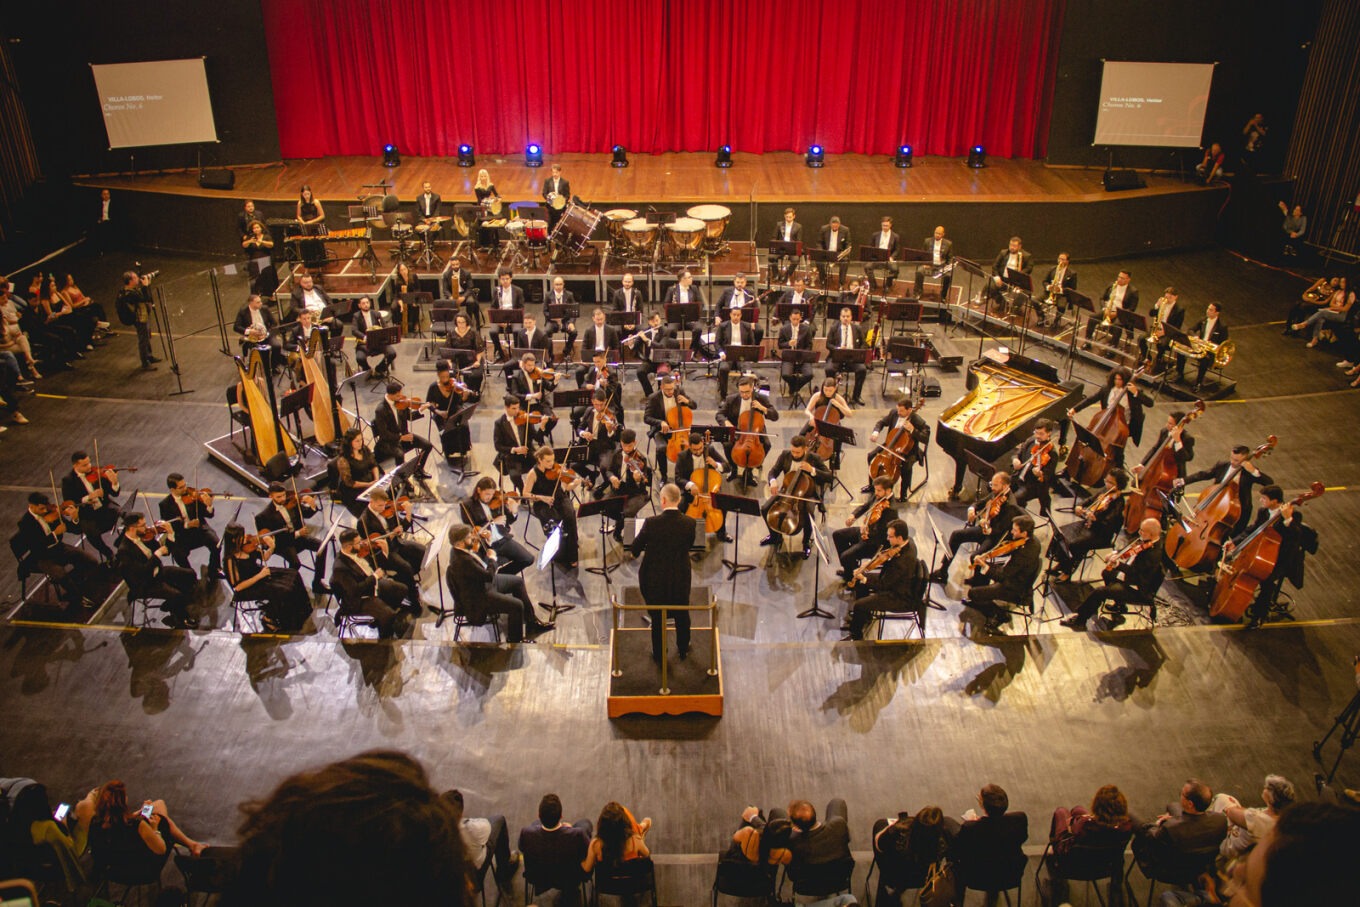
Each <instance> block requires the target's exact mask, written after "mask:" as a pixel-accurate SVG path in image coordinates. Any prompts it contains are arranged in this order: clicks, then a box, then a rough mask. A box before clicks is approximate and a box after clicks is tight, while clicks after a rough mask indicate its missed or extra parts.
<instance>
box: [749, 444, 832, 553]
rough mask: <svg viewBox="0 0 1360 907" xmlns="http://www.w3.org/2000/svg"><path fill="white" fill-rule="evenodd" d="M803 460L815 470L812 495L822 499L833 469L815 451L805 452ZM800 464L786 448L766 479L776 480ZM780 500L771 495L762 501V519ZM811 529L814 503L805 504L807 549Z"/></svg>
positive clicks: (804, 540)
mask: <svg viewBox="0 0 1360 907" xmlns="http://www.w3.org/2000/svg"><path fill="white" fill-rule="evenodd" d="M803 462H805V463H807V464H808V465H809V466H811V467H812V468H813V470H814V472H813V473H812V481H813V490H812V496H813V497H815V498H817V499H818V500H821V497H822V490H823V489H824V488H825V487H826V483H827V482H830V481H831V478H832V473H831V470H830V469H828V468H827V465H826V463H825V462H824V461H823V460H822V458H821V457H819V456H817V455H816V454H814V453H810V452H809V453H804V454H803ZM798 466H799V461H798V460H795V459H794V458H793V454H792V453H790V452H789V451H787V450H786V451H784V452H782V453H781V454H780V455H779V456H778V457H776V458H775V461H774V464H773V465H771V466H770V468H769V469H768V470H767V471H766V473H765V477H766V480H767V481H774V480H776V479H778V478H779V477H780V476H782V475H785V474H786V473H789V472H792V471H793V470H794V469H796V468H798ZM779 500H780V498H778V497H776V496H774V495H771V496H769V497H767V498H766V499H765V500H764V502H763V503H761V505H760V516H761V518H762V519H764V517H765V514H767V513H769V512H770V508H771V507H773V506H774V505H775V503H776V502H778V501H779ZM811 531H812V505H811V504H804V505H803V525H802V533H803V548H804V549H806V548H807V546H808V534H809V533H810V532H811Z"/></svg>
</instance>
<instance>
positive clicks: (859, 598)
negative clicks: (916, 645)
mask: <svg viewBox="0 0 1360 907" xmlns="http://www.w3.org/2000/svg"><path fill="white" fill-rule="evenodd" d="M885 494H886V495H887V496H889V497H891V496H892V483H891V482H888V483H887V488H886V490H885ZM889 513H890V514H892V515H893V516H892V519H891V520H889V519H887V514H889ZM879 522H880V523H884V524H886V528H885V529H884V530H883V541H884V544H886V545H887V546H888V549H889V550H890V551H891V552H892V556H891V557H890V558H889V559H888V560H887V562H886V563H884V564H883V569H882V570H881V571H880V572H879V574H878V576H877V578H875V579H874V580H873V587H872V591H869V586H867V585H865V584H861V585H860V586H859V587H858V588H856V589H855V595H856V599H855V604H854V607H853V608H852V609H851V610H850V626H849V627H848V628H847V633H846V637H845V638H846V639H848V640H858V639H863V638H864V628H865V627H867V626H868V625H869V619H870V618H871V617H872V616H873V613H874V612H875V611H895V612H902V611H915V612H916V623H917V625H918V626H919V627H920V630H921V638H922V639H924V638H925V635H926V603H925V601H924V600H923V599H922V597H921V595H920V594H919V593H920V591H921V590H919V589H917V588H916V561H917V556H916V544H915V543H914V542H912V540H911V539H910V538H909V537H908V530H907V524H906V523H904V522H903V521H902V520H899V519H898V518H897V513H896V511H893V510H889V511H887V513H885V514H884V517H883V519H881V520H879ZM837 531H838V532H841V531H849V532H856V533H858V531H859V530H857V529H851V530H837ZM882 547H883V546H882V545H879V546H878V548H875V549H874V552H871V553H870V554H872V553H876V552H877V551H879V550H880V549H881V548H882ZM870 554H866V555H865V557H869V556H870ZM841 563H845V561H844V558H843V557H842V561H841ZM852 572H853V571H852V568H850V567H847V568H846V569H845V570H843V571H842V574H841V575H842V576H847V577H848V575H850V574H851V573H852Z"/></svg>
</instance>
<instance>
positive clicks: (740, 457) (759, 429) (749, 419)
mask: <svg viewBox="0 0 1360 907" xmlns="http://www.w3.org/2000/svg"><path fill="white" fill-rule="evenodd" d="M758 405H759V404H758V403H757V402H756V399H755V397H754V396H753V397H752V398H751V408H750V409H749V410H747V411H746V412H744V413H742V414H741V415H740V416H738V417H737V441H736V443H735V444H733V445H732V462H733V463H734V464H736V465H737V466H740V467H741V468H742V469H758V468H759V467H760V466H761V464H763V463H764V462H765V445H763V444H761V443H760V439H761V437H763V436H764V434H765V414H764V413H762V412H761V411H760V410H758V409H756V407H757V406H758Z"/></svg>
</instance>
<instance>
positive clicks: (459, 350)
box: [445, 328, 486, 394]
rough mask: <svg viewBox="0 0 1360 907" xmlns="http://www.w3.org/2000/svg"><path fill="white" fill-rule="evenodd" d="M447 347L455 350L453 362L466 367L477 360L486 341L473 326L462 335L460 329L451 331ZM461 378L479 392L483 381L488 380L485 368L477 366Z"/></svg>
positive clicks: (460, 366)
mask: <svg viewBox="0 0 1360 907" xmlns="http://www.w3.org/2000/svg"><path fill="white" fill-rule="evenodd" d="M445 344H446V348H447V349H451V350H454V351H455V353H454V359H453V364H454V366H455V367H456V368H460V369H461V368H466V367H467V366H469V365H471V364H472V363H473V362H474V361H476V358H477V354H478V353H480V352H482V351H483V350H485V349H486V343H485V342H484V341H483V340H482V335H481V334H479V333H478V332H477V331H475V330H473V329H472V328H468V330H467V333H466V334H462V335H460V334H459V333H458V331H457V330H456V329H455V330H452V331H449V338H448V340H446V341H445ZM461 380H462V382H463V383H464V384H466V385H467V386H468V387H470V388H472V389H473V390H474V391H476V392H477V393H478V394H480V393H481V392H482V382H483V381H484V380H486V374H485V372H484V370H483V369H481V368H476V369H473V370H471V371H468V372H464V373H463V374H462V376H461Z"/></svg>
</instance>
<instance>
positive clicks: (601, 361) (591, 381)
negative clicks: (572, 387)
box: [571, 350, 623, 422]
mask: <svg viewBox="0 0 1360 907" xmlns="http://www.w3.org/2000/svg"><path fill="white" fill-rule="evenodd" d="M577 382H578V386H579V387H580V388H582V389H584V388H590V389H591V390H593V391H595V392H596V393H601V392H603V393H604V396H605V400H607V401H608V405H609V410H610V411H611V412H612V413H613V414H614V418H616V419H618V420H619V421H620V422H622V421H623V386H622V385H621V384H620V383H619V370H618V368H617V367H615V366H611V365H610V364H609V354H608V353H607V352H606V351H605V350H595V351H594V352H593V353H591V364H590V367H589V368H587V369H586V370H585V372H584V373H581V374H578V376H577ZM587 409H589V407H584V406H582V407H576V408H575V409H573V410H572V413H571V417H572V420H573V421H575V420H576V419H579V418H580V417H581V414H582V413H583V412H585V411H586V410H587Z"/></svg>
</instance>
